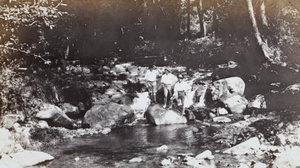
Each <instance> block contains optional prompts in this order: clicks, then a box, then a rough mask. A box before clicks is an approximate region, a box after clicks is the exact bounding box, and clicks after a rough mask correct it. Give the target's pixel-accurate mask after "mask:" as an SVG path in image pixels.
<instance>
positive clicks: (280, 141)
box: [274, 134, 286, 146]
mask: <svg viewBox="0 0 300 168" xmlns="http://www.w3.org/2000/svg"><path fill="white" fill-rule="evenodd" d="M285 144H286V137H285V135H283V134H279V135H276V137H275V141H274V145H277V146H282V145H285Z"/></svg>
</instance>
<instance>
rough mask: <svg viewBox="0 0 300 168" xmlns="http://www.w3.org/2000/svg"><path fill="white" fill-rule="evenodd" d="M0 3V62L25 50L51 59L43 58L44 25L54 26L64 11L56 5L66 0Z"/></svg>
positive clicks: (60, 4)
mask: <svg viewBox="0 0 300 168" xmlns="http://www.w3.org/2000/svg"><path fill="white" fill-rule="evenodd" d="M0 4H1V6H0V9H1V10H0V11H1V12H0V48H1V50H0V54H1V57H0V62H9V60H11V59H13V56H14V55H22V54H25V55H31V56H33V57H34V58H35V59H36V58H38V59H39V60H42V62H43V63H44V64H49V63H51V62H49V60H47V59H46V58H45V55H47V52H46V51H45V50H44V49H45V47H46V46H47V45H48V43H47V40H46V39H45V37H44V33H45V29H51V30H52V29H54V28H55V27H56V23H57V21H58V20H60V19H61V18H62V16H64V15H66V14H67V13H66V12H62V11H60V10H59V9H58V8H59V7H60V6H66V4H63V1H62V0H61V1H56V0H35V1H31V0H10V1H9V2H6V1H4V0H1V1H0ZM12 53H13V54H12ZM1 65H2V64H1Z"/></svg>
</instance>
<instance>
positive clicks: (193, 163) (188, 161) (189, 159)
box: [185, 156, 203, 167]
mask: <svg viewBox="0 0 300 168" xmlns="http://www.w3.org/2000/svg"><path fill="white" fill-rule="evenodd" d="M185 160H186V162H185V164H186V165H188V166H192V167H199V166H200V164H201V163H203V160H200V159H196V158H193V157H189V156H188V157H186V158H185Z"/></svg>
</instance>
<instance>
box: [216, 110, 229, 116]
mask: <svg viewBox="0 0 300 168" xmlns="http://www.w3.org/2000/svg"><path fill="white" fill-rule="evenodd" d="M217 113H218V114H219V115H227V114H228V111H227V110H226V109H225V108H218V109H217Z"/></svg>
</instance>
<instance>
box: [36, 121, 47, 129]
mask: <svg viewBox="0 0 300 168" xmlns="http://www.w3.org/2000/svg"><path fill="white" fill-rule="evenodd" d="M38 125H39V126H40V127H41V128H49V125H48V123H47V121H44V120H40V121H39V123H38Z"/></svg>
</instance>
